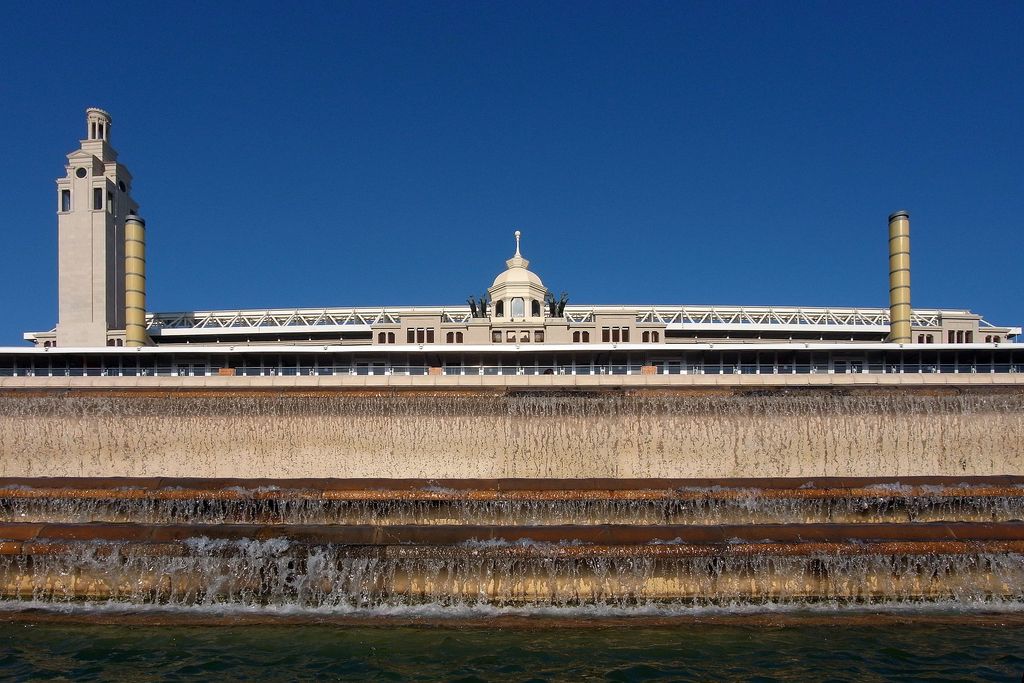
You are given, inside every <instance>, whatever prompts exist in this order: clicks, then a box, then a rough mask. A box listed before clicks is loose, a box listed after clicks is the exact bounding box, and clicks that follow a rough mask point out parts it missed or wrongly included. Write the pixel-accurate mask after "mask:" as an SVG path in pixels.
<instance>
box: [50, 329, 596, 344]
mask: <svg viewBox="0 0 1024 683" xmlns="http://www.w3.org/2000/svg"><path fill="white" fill-rule="evenodd" d="M572 340H573V341H574V342H578V341H579V340H580V331H579V330H576V331H575V332H573V333H572ZM46 343H47V344H49V343H50V342H46Z"/></svg>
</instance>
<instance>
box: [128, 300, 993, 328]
mask: <svg viewBox="0 0 1024 683" xmlns="http://www.w3.org/2000/svg"><path fill="white" fill-rule="evenodd" d="M595 314H621V315H634V316H635V319H636V322H638V323H648V324H658V325H665V326H668V327H669V328H675V329H718V328H739V329H760V328H766V329H787V328H792V329H804V330H837V329H843V328H845V329H855V330H864V331H873V330H881V329H882V328H884V327H887V326H888V325H889V309H887V308H816V307H785V306H567V307H566V310H565V317H566V319H567V320H568V321H569V323H570V324H584V323H588V322H593V320H594V316H595ZM409 315H440V316H441V319H442V322H450V323H466V322H468V321H469V320H470V311H469V308H468V307H467V306H434V307H393V308H392V307H384V308H293V309H260V310H255V309H254V310H239V311H185V312H178V313H152V314H150V315H149V316H147V323H148V324H147V327H148V328H149V329H150V330H151V332H158V333H160V334H166V333H167V332H170V331H172V330H174V331H178V330H180V332H178V334H182V333H185V331H189V332H193V333H194V332H198V331H201V330H208V331H210V332H213V331H252V332H267V331H276V332H285V333H287V332H305V331H307V330H318V331H327V330H329V329H332V328H333V329H338V330H355V329H362V330H368V329H370V328H371V327H372V326H375V325H381V324H399V323H400V322H401V320H402V318H403V316H409ZM965 315H966V316H970V315H972V314H971V313H970V312H969V311H963V310H938V309H915V310H914V311H913V314H912V323H913V325H914V326H916V327H938V326H939V319H940V316H965ZM981 325H982V326H983V327H992V325H990V324H989V323H987V322H986V321H984V320H982V321H981Z"/></svg>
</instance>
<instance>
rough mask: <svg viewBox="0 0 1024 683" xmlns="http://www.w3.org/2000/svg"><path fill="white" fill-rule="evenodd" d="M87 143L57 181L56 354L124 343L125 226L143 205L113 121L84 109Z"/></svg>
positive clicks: (73, 157) (100, 110) (103, 114)
mask: <svg viewBox="0 0 1024 683" xmlns="http://www.w3.org/2000/svg"><path fill="white" fill-rule="evenodd" d="M85 115H86V124H85V125H86V138H85V139H84V140H82V141H81V145H80V147H79V149H77V150H75V151H74V152H72V153H70V154H68V163H67V175H66V176H65V177H63V178H60V179H59V180H57V242H58V266H57V268H58V309H59V310H58V321H57V345H58V346H64V347H68V346H113V345H121V344H123V343H124V334H125V333H124V329H125V219H126V218H127V217H128V216H129V215H135V214H136V213H137V211H138V205H137V204H136V203H135V202H134V201H133V200H132V198H131V194H130V192H131V184H132V177H131V174H129V173H128V170H127V169H126V168H125V167H124V166H123V165H121V164H119V163H117V152H115V151H114V149H113V147H111V146H110V124H111V120H110V115H109V114H108V113H107V112H105V111H103V110H102V109H87V110H86V112H85Z"/></svg>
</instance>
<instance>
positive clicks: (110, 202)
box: [107, 192, 114, 213]
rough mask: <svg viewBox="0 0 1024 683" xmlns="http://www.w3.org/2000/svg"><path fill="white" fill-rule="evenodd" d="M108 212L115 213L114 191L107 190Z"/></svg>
mask: <svg viewBox="0 0 1024 683" xmlns="http://www.w3.org/2000/svg"><path fill="white" fill-rule="evenodd" d="M107 213H114V193H113V192H107Z"/></svg>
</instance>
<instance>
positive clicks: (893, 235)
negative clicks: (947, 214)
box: [889, 211, 911, 344]
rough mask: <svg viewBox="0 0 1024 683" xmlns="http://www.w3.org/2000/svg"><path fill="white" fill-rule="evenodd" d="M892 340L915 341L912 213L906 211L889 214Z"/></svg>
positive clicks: (890, 332)
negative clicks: (911, 266) (911, 302)
mask: <svg viewBox="0 0 1024 683" xmlns="http://www.w3.org/2000/svg"><path fill="white" fill-rule="evenodd" d="M889 341H891V342H893V343H895V344H909V343H910V341H911V331H910V214H909V213H907V212H906V211H897V212H896V213H894V214H892V215H891V216H889Z"/></svg>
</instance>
